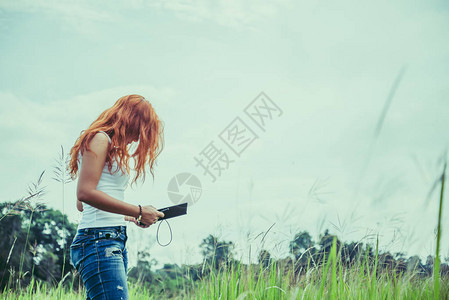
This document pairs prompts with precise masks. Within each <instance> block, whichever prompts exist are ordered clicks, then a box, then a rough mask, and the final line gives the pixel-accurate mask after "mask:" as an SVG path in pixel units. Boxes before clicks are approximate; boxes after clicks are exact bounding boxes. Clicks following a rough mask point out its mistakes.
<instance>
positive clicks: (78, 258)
mask: <svg viewBox="0 0 449 300" xmlns="http://www.w3.org/2000/svg"><path fill="white" fill-rule="evenodd" d="M83 259H84V242H82V243H79V244H72V245H71V246H70V263H71V264H72V266H73V267H74V268H75V269H76V270H77V271H80V270H81V268H82V267H83V265H82V263H83Z"/></svg>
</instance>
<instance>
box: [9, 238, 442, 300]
mask: <svg viewBox="0 0 449 300" xmlns="http://www.w3.org/2000/svg"><path fill="white" fill-rule="evenodd" d="M377 253H378V241H377V244H376V255H375V257H374V260H370V259H369V256H368V255H365V256H364V257H363V258H361V259H360V260H359V261H358V262H357V263H355V264H354V265H351V266H350V267H344V264H343V262H342V261H341V259H340V257H341V256H340V255H339V250H338V246H337V240H336V239H335V238H334V240H333V243H332V247H331V250H330V252H329V253H328V255H327V256H326V258H325V259H323V260H322V262H321V264H319V265H316V266H314V265H313V264H309V263H308V267H307V268H305V269H304V270H303V271H302V272H300V273H298V272H295V271H294V270H295V265H294V263H293V262H292V261H284V262H273V263H271V264H269V265H268V266H267V267H265V268H264V267H262V266H261V265H253V264H250V265H246V264H242V263H236V264H232V263H230V264H223V265H221V266H219V268H218V269H216V266H213V265H206V266H205V268H204V270H203V271H204V274H203V277H202V279H200V280H198V281H195V282H194V281H192V280H191V279H190V278H189V277H188V276H181V275H180V276H179V277H178V278H177V280H178V281H179V282H182V284H181V285H179V286H180V287H181V288H180V289H179V290H177V292H176V294H175V295H171V296H170V297H169V296H168V293H166V292H165V291H164V290H161V291H156V292H155V291H154V290H153V291H152V292H150V290H149V289H148V287H146V286H145V285H143V284H142V283H141V282H137V283H135V284H130V286H129V288H130V298H131V299H168V298H171V299H238V300H242V299H273V300H277V299H447V297H448V296H449V280H448V278H439V280H438V281H441V285H438V286H437V287H438V290H436V289H435V286H433V285H432V284H431V282H430V280H429V279H428V278H427V277H420V276H419V274H418V273H415V271H411V272H407V273H403V274H402V273H397V272H396V270H389V271H385V270H383V269H382V268H379V266H378V256H377ZM435 282H436V281H435ZM74 283H75V282H72V286H68V287H64V286H62V285H59V286H57V287H55V288H50V287H49V286H47V285H46V284H42V283H39V282H36V281H34V280H32V281H31V283H30V284H29V285H28V286H27V287H26V288H23V289H21V290H18V291H15V292H13V291H5V293H4V294H3V299H84V298H85V291H84V290H83V289H81V290H80V291H79V292H76V291H75V290H76V289H77V287H76V286H75V284H74Z"/></svg>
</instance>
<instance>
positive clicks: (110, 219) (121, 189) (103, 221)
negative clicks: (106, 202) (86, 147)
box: [78, 131, 129, 229]
mask: <svg viewBox="0 0 449 300" xmlns="http://www.w3.org/2000/svg"><path fill="white" fill-rule="evenodd" d="M99 132H102V133H104V134H105V135H106V136H107V137H108V139H109V143H111V138H110V137H109V136H108V135H107V133H106V132H104V131H99ZM78 157H79V159H80V166H81V163H82V159H83V157H82V155H81V153H80V154H79V156H78ZM118 169H119V168H118V165H117V162H116V161H115V160H114V161H113V164H112V170H111V172H112V173H113V174H111V173H110V172H109V169H108V165H107V164H105V165H104V167H103V171H102V172H101V177H100V181H99V182H98V185H97V190H99V191H102V192H105V193H106V194H108V195H109V196H112V197H114V198H116V199H119V200H121V201H125V189H126V187H127V186H128V181H129V175H128V174H126V173H123V172H122V171H121V170H118ZM116 170H118V171H117V172H115V171H116ZM114 172H115V173H114ZM108 226H126V222H125V219H124V218H123V216H122V215H119V214H114V213H110V212H106V211H104V210H101V209H98V208H95V207H93V206H90V205H89V204H87V203H84V204H83V214H82V218H81V222H80V224H79V225H78V229H84V228H91V227H108Z"/></svg>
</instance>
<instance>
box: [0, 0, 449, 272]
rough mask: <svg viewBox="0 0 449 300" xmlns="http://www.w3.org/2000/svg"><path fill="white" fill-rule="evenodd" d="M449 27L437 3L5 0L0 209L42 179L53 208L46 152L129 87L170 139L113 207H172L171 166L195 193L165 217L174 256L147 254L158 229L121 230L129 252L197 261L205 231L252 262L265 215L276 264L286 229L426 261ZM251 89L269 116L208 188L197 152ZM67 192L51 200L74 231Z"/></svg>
mask: <svg viewBox="0 0 449 300" xmlns="http://www.w3.org/2000/svg"><path fill="white" fill-rule="evenodd" d="M448 25H449V6H448V5H447V3H446V2H444V1H425V2H424V1H422V2H419V3H413V5H411V4H410V2H409V1H396V2H395V3H391V1H375V2H373V1H372V2H364V1H340V2H338V3H334V2H320V3H315V2H312V1H310V2H299V1H287V0H283V1H275V2H264V4H260V3H259V2H256V1H216V2H206V1H169V2H164V1H151V2H150V1H148V2H147V1H127V2H125V1H116V2H113V3H111V2H108V1H101V2H98V1H95V2H94V1H77V2H64V1H3V0H1V1H0V50H1V54H2V55H1V56H0V66H1V68H0V101H1V102H0V105H1V110H0V134H1V136H2V140H3V142H2V145H3V147H1V149H0V157H1V158H0V159H1V162H0V171H1V172H0V174H1V175H0V176H1V182H2V186H1V190H2V193H1V195H2V199H1V200H3V201H13V200H17V199H18V198H20V197H21V196H23V195H24V194H25V191H26V187H27V185H28V184H29V183H30V182H32V181H34V180H35V179H36V178H37V177H38V175H39V174H40V172H42V170H44V169H45V170H47V171H46V173H47V174H46V175H45V179H44V181H45V182H44V184H45V185H46V186H47V196H46V197H45V201H46V202H47V203H48V204H49V205H50V206H52V207H55V208H58V209H62V208H63V205H62V199H61V198H62V197H61V189H60V186H59V185H57V184H56V183H55V182H53V181H52V179H51V177H52V176H51V175H52V174H51V173H52V164H53V160H54V158H56V157H57V155H58V153H59V145H63V146H64V147H65V149H66V150H69V149H70V147H71V146H72V145H73V143H74V141H75V139H76V138H77V137H78V134H79V132H80V131H81V130H83V129H85V128H86V127H87V126H89V124H90V123H91V122H92V121H93V120H94V119H95V118H96V117H97V116H98V114H99V113H100V112H102V111H103V110H104V109H106V108H108V107H110V106H111V105H112V104H113V103H114V102H115V101H116V100H117V99H118V98H119V97H121V96H123V95H126V94H131V93H138V94H142V95H143V96H145V97H146V98H147V99H149V100H150V101H151V102H152V103H153V105H154V107H155V109H156V111H157V112H158V114H159V116H160V117H161V119H162V120H163V121H164V123H165V132H166V134H165V141H166V143H165V149H164V151H163V153H162V154H161V156H160V158H159V160H158V161H159V163H158V166H157V167H156V169H155V171H156V180H155V183H154V184H153V183H152V182H151V178H149V179H148V180H147V181H146V183H145V184H144V185H143V186H141V187H139V188H137V189H135V190H131V189H130V190H127V194H126V197H127V200H129V201H130V202H132V203H135V204H138V203H149V204H153V205H154V206H156V207H163V206H167V205H170V204H171V203H170V201H169V199H168V196H167V184H168V182H169V180H170V179H171V178H172V177H173V176H174V175H176V174H178V173H181V172H192V173H195V174H196V175H197V176H198V177H199V178H200V180H201V181H202V183H203V186H204V191H203V195H202V197H201V199H200V200H199V201H198V203H196V204H195V205H194V206H192V207H190V208H189V214H188V216H185V217H182V218H178V219H174V220H173V221H171V222H170V224H171V225H172V229H173V233H174V237H173V242H172V244H171V245H170V246H168V247H166V248H162V247H160V246H158V245H157V244H155V241H154V238H155V231H156V230H155V228H150V229H149V230H140V229H137V228H135V229H134V228H133V229H132V230H131V232H130V235H131V237H130V240H129V244H128V247H129V249H130V253H131V256H133V255H134V256H135V252H136V250H137V249H139V248H142V247H145V246H148V247H149V248H150V252H151V255H153V257H154V258H155V259H157V260H159V261H160V262H170V261H172V262H177V263H182V262H187V263H191V262H197V261H198V260H199V259H200V253H199V249H198V245H199V243H200V242H201V239H202V238H205V237H206V236H207V235H208V234H209V233H215V234H220V236H221V237H222V238H224V239H227V240H233V241H235V242H236V243H237V248H236V253H237V255H239V256H240V255H241V256H243V257H244V258H245V259H247V258H248V256H249V253H248V251H249V245H250V244H251V249H252V251H253V252H252V253H251V255H252V257H253V258H254V257H256V256H257V251H258V250H260V248H261V247H262V245H261V244H260V238H258V239H255V240H253V238H255V237H256V236H257V234H258V233H260V232H261V231H264V230H266V229H268V228H269V227H270V226H271V225H272V224H273V223H274V222H276V225H275V226H274V227H273V229H272V230H271V231H270V233H269V234H268V235H267V241H266V242H265V244H264V247H265V248H266V249H267V250H269V251H270V252H272V254H273V255H275V256H278V257H284V256H285V255H287V252H288V250H287V247H288V241H289V240H291V238H292V237H293V235H294V234H295V233H296V232H297V231H298V230H308V231H310V232H311V233H312V234H313V235H314V237H315V239H317V235H318V234H319V233H320V232H322V231H323V230H324V229H325V228H329V229H331V231H332V232H333V233H337V234H339V236H340V237H341V238H342V239H343V240H348V241H350V240H360V239H362V238H363V237H364V236H365V235H366V234H375V233H379V234H380V235H381V237H380V244H381V246H382V249H383V250H390V251H392V252H397V251H403V252H406V253H407V255H413V254H419V255H421V256H422V257H425V256H426V255H427V254H429V253H432V252H433V251H434V244H435V243H434V240H433V238H432V233H433V229H434V227H435V225H436V219H435V217H436V216H437V211H436V208H437V197H436V195H433V196H432V197H431V201H432V202H431V204H429V205H428V206H427V207H426V206H424V203H425V198H426V195H427V193H428V190H429V188H430V186H431V185H432V183H433V180H434V179H435V178H436V176H437V175H438V172H439V166H438V165H437V159H438V157H439V156H440V154H441V153H442V151H443V150H444V149H445V148H446V147H447V146H448V140H449V139H448V135H447V128H448V125H449V118H447V116H448V113H449V105H448V95H449V86H448V84H447V83H448V79H449V39H447V38H446V37H447V36H449V27H448ZM404 65H406V66H407V70H406V72H405V75H404V77H403V80H402V82H401V84H400V86H399V89H398V91H397V93H396V96H395V98H394V99H393V102H392V105H391V107H390V110H389V112H388V115H387V117H386V119H385V123H384V127H383V130H382V132H381V134H380V137H379V139H378V141H377V143H376V144H375V147H374V148H372V149H371V150H370V147H371V146H372V145H373V144H372V141H373V133H374V129H375V126H376V124H377V120H378V118H379V115H380V112H381V110H382V107H383V105H384V103H385V99H386V97H387V94H388V92H389V90H390V88H391V85H392V83H393V81H394V79H395V77H396V76H397V74H398V72H399V70H400V68H401V67H402V66H404ZM261 91H264V92H265V93H266V94H267V95H268V96H269V97H271V99H273V101H274V102H276V104H277V105H279V106H280V107H281V108H282V110H283V115H282V116H281V117H280V118H278V119H275V120H273V121H272V122H271V123H270V124H269V126H268V127H267V131H266V132H265V133H262V132H258V134H259V135H260V138H259V139H258V140H256V141H255V142H254V143H253V144H252V145H251V146H250V147H249V148H248V149H247V150H246V151H245V152H244V154H243V155H242V157H240V158H237V159H236V162H235V164H234V165H231V167H230V169H229V170H227V171H226V172H225V173H223V175H222V176H221V177H220V178H219V179H218V180H217V182H215V183H211V182H210V180H209V178H208V177H205V176H203V175H202V172H201V169H199V168H196V167H195V161H194V159H193V157H194V156H195V155H198V154H199V153H200V152H201V150H202V149H203V148H204V147H205V146H206V145H207V144H208V143H209V142H210V141H217V143H218V137H217V136H218V134H219V133H220V132H221V131H222V130H223V129H224V128H225V127H226V126H227V125H228V124H229V123H230V122H231V121H232V120H233V119H234V118H235V117H236V116H243V109H244V107H245V106H246V105H247V104H248V103H249V102H251V101H252V100H253V99H254V97H256V96H257V95H258V94H259V93H260V92H261ZM223 147H224V146H223ZM370 151H371V152H370ZM370 153H371V154H370ZM370 155H371V156H370ZM368 157H371V159H370V160H369V164H368V167H367V169H366V171H365V172H364V173H363V171H362V169H363V168H364V165H365V164H366V162H367V161H368ZM362 174H364V175H362ZM359 178H362V179H361V182H362V183H361V186H360V189H359V192H358V193H357V195H356V196H354V195H355V191H356V187H355V186H356V185H357V182H358V181H359ZM315 182H317V184H316V185H315V186H318V187H319V191H318V192H317V193H322V194H320V195H319V196H320V199H319V200H317V198H316V197H314V196H313V194H311V193H310V192H309V191H310V189H311V187H312V186H313V185H314V183H315ZM75 187H76V184H75V183H71V184H69V185H68V186H67V187H66V193H65V206H64V210H65V211H66V212H67V213H68V214H69V216H70V218H71V220H73V221H74V222H76V221H77V220H78V218H79V215H78V214H77V213H76V212H75V211H74V209H75ZM446 211H447V209H446V210H445V212H446ZM443 216H445V215H444V214H443ZM446 218H447V217H445V219H446ZM339 220H340V222H341V223H342V224H341V225H338V227H342V228H344V230H343V229H342V232H338V231H337V230H335V228H334V226H333V225H332V224H336V225H337V224H338V223H339ZM343 222H346V225H345V226H343ZM444 228H445V230H446V231H447V230H449V224H447V222H444ZM165 233H166V231H163V232H161V234H162V235H164V234H165ZM162 238H163V236H162ZM448 245H449V240H448V241H446V240H444V239H443V253H447V252H448Z"/></svg>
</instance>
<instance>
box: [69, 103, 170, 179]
mask: <svg viewBox="0 0 449 300" xmlns="http://www.w3.org/2000/svg"><path fill="white" fill-rule="evenodd" d="M99 131H104V132H106V133H107V134H108V135H109V137H110V138H111V140H112V142H111V145H110V147H109V148H108V154H107V157H106V164H107V165H108V170H109V172H110V173H111V174H112V164H113V159H114V160H115V161H116V162H117V165H118V167H119V168H118V169H117V170H115V171H114V173H115V172H118V170H119V169H120V170H121V171H122V172H123V173H125V172H126V173H127V174H129V172H130V168H129V159H130V157H132V158H133V159H134V170H135V171H136V175H135V178H134V180H133V182H134V183H136V182H137V179H138V178H139V177H141V176H142V182H143V181H145V174H146V171H145V166H146V165H147V164H148V165H149V167H150V173H151V175H152V176H153V181H154V172H153V164H154V162H155V159H156V158H157V156H158V155H159V154H160V153H161V151H162V149H163V147H164V136H163V131H164V129H163V123H162V122H161V121H160V120H159V117H158V116H157V114H156V112H155V111H154V109H153V106H152V105H151V104H150V102H148V100H146V99H145V98H144V97H142V96H140V95H127V96H123V97H121V98H120V99H118V100H117V102H115V104H114V105H113V106H112V107H111V108H109V109H107V110H105V111H104V112H102V113H101V114H100V116H99V117H98V118H97V119H96V120H95V121H94V122H93V123H92V124H91V125H90V126H89V128H88V129H86V130H84V131H82V132H81V135H80V137H79V138H78V139H77V140H76V142H75V145H74V146H73V147H72V149H71V150H70V156H71V159H70V163H69V166H68V169H69V171H70V176H71V177H72V179H75V178H76V177H77V174H78V170H79V158H78V155H79V153H80V152H81V155H82V154H83V153H84V151H86V150H87V151H91V149H90V148H89V144H90V141H91V140H92V139H93V137H94V136H95V134H97V133H98V132H99ZM130 141H138V146H137V148H136V150H135V152H134V153H133V154H132V155H130V154H129V153H128V143H129V142H130Z"/></svg>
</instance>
